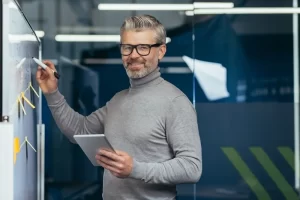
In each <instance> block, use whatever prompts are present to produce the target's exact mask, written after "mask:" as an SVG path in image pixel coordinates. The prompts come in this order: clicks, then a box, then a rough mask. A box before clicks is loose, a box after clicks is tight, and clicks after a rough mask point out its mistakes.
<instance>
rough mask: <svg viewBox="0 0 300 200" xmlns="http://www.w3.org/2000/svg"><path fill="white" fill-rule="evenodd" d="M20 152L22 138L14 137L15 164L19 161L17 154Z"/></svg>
mask: <svg viewBox="0 0 300 200" xmlns="http://www.w3.org/2000/svg"><path fill="white" fill-rule="evenodd" d="M19 152H20V139H19V138H18V137H15V138H14V164H16V161H17V154H18V153H19Z"/></svg>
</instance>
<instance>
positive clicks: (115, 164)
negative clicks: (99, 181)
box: [96, 149, 133, 178]
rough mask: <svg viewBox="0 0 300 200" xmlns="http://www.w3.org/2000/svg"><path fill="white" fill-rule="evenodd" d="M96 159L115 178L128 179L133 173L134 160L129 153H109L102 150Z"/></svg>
mask: <svg viewBox="0 0 300 200" xmlns="http://www.w3.org/2000/svg"><path fill="white" fill-rule="evenodd" d="M96 159H97V162H98V164H100V165H101V166H102V167H104V168H105V169H107V170H109V171H110V172H111V173H112V174H113V175H114V176H116V177H118V178H126V177H128V176H129V174H130V173H131V171H132V167H133V159H132V157H131V156H130V155H128V153H126V152H123V151H116V153H114V152H112V151H108V150H105V149H101V150H100V151H99V152H98V153H97V155H96Z"/></svg>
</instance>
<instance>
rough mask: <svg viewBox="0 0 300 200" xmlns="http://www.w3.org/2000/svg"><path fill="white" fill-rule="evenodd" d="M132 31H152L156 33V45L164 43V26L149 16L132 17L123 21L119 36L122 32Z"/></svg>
mask: <svg viewBox="0 0 300 200" xmlns="http://www.w3.org/2000/svg"><path fill="white" fill-rule="evenodd" d="M128 30H134V31H137V32H139V31H144V30H154V31H155V33H156V37H155V39H156V42H157V43H164V44H165V43H166V30H165V28H164V26H163V25H162V24H161V23H160V22H159V21H158V20H157V19H156V18H155V17H153V16H151V15H139V16H132V17H128V18H126V19H125V21H124V23H123V24H122V26H121V29H120V32H121V34H122V33H123V32H124V31H128Z"/></svg>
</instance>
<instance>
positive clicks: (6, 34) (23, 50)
mask: <svg viewBox="0 0 300 200" xmlns="http://www.w3.org/2000/svg"><path fill="white" fill-rule="evenodd" d="M1 11H2V18H1V23H2V24H1V29H2V30H1V45H2V49H1V51H2V52H1V53H2V63H1V68H0V69H1V70H0V71H1V73H2V77H1V79H2V80H1V81H0V84H1V87H0V88H1V92H0V97H1V98H0V101H1V104H0V105H1V109H0V112H1V116H9V123H11V124H12V126H13V144H7V147H10V146H11V148H13V151H14V152H13V165H12V166H13V199H14V200H19V199H22V200H35V199H37V184H38V183H37V178H38V177H37V173H38V169H37V160H38V159H37V156H38V154H37V152H36V151H37V125H38V123H40V121H41V120H39V119H41V109H40V98H39V96H40V91H39V87H38V84H37V82H36V81H35V73H36V70H37V64H35V63H34V61H33V60H32V57H36V58H40V49H41V48H40V40H39V39H38V38H37V36H36V35H35V33H34V31H33V29H32V27H31V26H30V24H29V23H28V21H27V19H26V17H25V15H24V14H23V12H22V11H21V9H20V7H19V4H18V3H17V2H16V1H15V0H2V4H1ZM0 130H1V129H0ZM0 134H5V133H0ZM7 147H6V148H7ZM1 148H4V147H0V150H1Z"/></svg>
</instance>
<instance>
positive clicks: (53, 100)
mask: <svg viewBox="0 0 300 200" xmlns="http://www.w3.org/2000/svg"><path fill="white" fill-rule="evenodd" d="M44 96H45V99H46V101H47V103H48V105H49V106H51V105H56V104H58V103H59V102H60V101H61V100H62V99H63V98H64V96H63V95H62V94H61V93H60V92H59V90H58V88H57V89H56V90H55V91H54V92H51V93H47V94H44Z"/></svg>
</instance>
